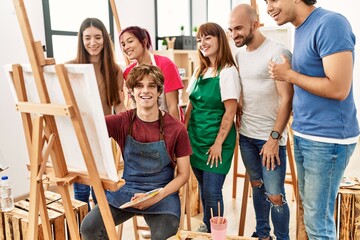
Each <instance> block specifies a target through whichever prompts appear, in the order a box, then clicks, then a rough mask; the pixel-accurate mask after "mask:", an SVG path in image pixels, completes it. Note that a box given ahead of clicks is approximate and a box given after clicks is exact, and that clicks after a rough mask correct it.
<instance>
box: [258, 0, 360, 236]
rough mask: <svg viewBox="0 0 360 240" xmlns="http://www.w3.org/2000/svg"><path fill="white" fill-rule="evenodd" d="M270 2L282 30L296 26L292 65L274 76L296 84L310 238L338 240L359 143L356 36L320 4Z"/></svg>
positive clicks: (275, 68) (297, 142)
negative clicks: (345, 179) (341, 196)
mask: <svg viewBox="0 0 360 240" xmlns="http://www.w3.org/2000/svg"><path fill="white" fill-rule="evenodd" d="M265 2H266V3H267V12H268V14H269V15H270V16H271V17H272V18H273V19H274V20H275V22H276V23H277V24H278V25H283V24H285V23H287V22H291V23H292V24H293V25H294V26H295V40H294V51H293V58H292V63H291V64H290V63H289V61H288V60H286V58H283V63H281V64H276V63H274V62H270V63H269V72H270V74H271V76H272V78H273V79H276V80H280V81H286V82H290V83H292V84H294V99H293V114H294V122H293V124H292V128H293V130H294V135H295V137H294V152H295V160H296V164H297V171H298V182H299V191H300V197H301V199H302V201H303V208H304V221H305V227H306V232H307V234H308V236H309V238H310V239H336V231H335V223H334V216H333V214H334V203H335V199H336V195H337V191H338V188H339V185H340V181H341V178H342V176H343V173H344V170H345V168H346V166H347V164H348V161H349V158H350V156H351V155H352V153H353V151H354V148H355V146H356V143H357V142H358V140H359V124H358V121H357V118H356V107H355V102H354V97H353V89H352V87H353V86H352V81H353V79H352V78H353V65H354V48H355V47H354V46H355V36H354V34H353V32H352V29H351V26H350V24H349V22H348V21H347V19H346V18H345V17H344V16H342V15H340V14H338V13H335V12H331V11H328V10H325V9H322V8H316V7H315V6H314V4H315V3H316V0H302V1H291V0H277V1H267V0H265ZM338 29H341V34H339V32H337V31H338Z"/></svg>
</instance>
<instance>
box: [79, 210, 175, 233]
mask: <svg viewBox="0 0 360 240" xmlns="http://www.w3.org/2000/svg"><path fill="white" fill-rule="evenodd" d="M110 211H111V214H112V216H113V218H114V222H115V225H119V224H121V223H123V222H125V221H126V220H128V219H129V218H131V217H133V216H134V215H135V213H132V212H128V211H124V210H122V209H120V208H115V207H112V206H110ZM144 219H145V221H146V223H147V224H148V225H149V227H150V231H151V239H152V240H165V239H168V238H169V237H171V236H173V235H175V234H176V233H177V231H178V228H179V223H180V220H179V219H178V218H177V217H176V216H174V215H170V214H145V215H144ZM80 232H81V235H82V239H83V240H90V239H94V240H100V239H104V240H105V239H109V237H108V235H107V232H106V229H105V225H104V222H103V219H102V217H101V214H100V209H99V206H98V205H96V206H95V207H94V208H93V210H91V211H90V212H89V213H88V215H86V217H85V218H84V220H83V221H82V223H81V228H80Z"/></svg>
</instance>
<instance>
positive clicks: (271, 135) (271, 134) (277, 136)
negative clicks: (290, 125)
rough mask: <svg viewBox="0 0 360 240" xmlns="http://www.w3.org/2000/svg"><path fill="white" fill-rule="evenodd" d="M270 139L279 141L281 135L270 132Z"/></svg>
mask: <svg viewBox="0 0 360 240" xmlns="http://www.w3.org/2000/svg"><path fill="white" fill-rule="evenodd" d="M270 137H272V138H273V139H276V140H280V139H281V134H280V133H279V132H277V131H271V133H270Z"/></svg>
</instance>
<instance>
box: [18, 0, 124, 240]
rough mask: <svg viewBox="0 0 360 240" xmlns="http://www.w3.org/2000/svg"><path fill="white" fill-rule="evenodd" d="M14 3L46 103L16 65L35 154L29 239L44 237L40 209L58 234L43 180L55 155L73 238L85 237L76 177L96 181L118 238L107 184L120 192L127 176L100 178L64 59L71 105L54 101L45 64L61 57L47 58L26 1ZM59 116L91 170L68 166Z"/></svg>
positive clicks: (63, 81) (64, 85) (61, 71)
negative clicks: (30, 93)
mask: <svg viewBox="0 0 360 240" xmlns="http://www.w3.org/2000/svg"><path fill="white" fill-rule="evenodd" d="M13 2H14V5H15V10H16V15H17V18H18V21H19V24H20V28H21V32H22V35H23V38H24V42H25V46H26V50H27V54H28V57H29V60H30V64H31V68H32V71H33V74H34V78H35V82H36V87H37V91H38V93H39V98H40V102H41V103H31V102H28V99H27V93H26V89H25V84H24V78H23V73H22V68H21V66H20V65H13V80H14V86H15V89H16V93H17V96H18V100H19V102H18V103H17V104H16V107H17V110H18V111H19V112H20V113H21V117H22V122H23V128H24V132H25V137H26V143H27V149H28V153H29V158H30V184H31V187H30V211H29V215H30V216H29V219H30V223H29V228H28V233H27V239H38V232H37V225H38V212H39V211H40V216H41V222H42V229H43V234H44V237H45V239H52V237H51V229H50V225H49V217H48V215H47V209H46V203H45V195H44V188H43V185H42V183H43V180H42V179H43V174H44V173H45V171H46V170H47V166H46V163H47V159H48V157H49V156H51V160H52V167H51V168H50V170H51V172H52V174H53V177H51V179H52V181H53V182H55V183H56V185H57V188H58V191H59V193H60V195H61V197H62V201H63V204H64V207H65V216H66V220H67V223H68V228H69V233H70V236H71V239H78V240H80V234H79V229H78V226H77V222H76V218H75V215H74V212H73V209H72V204H71V200H70V194H69V185H70V184H72V183H73V182H80V183H85V184H91V185H92V186H93V188H94V191H95V194H96V197H97V200H98V205H99V208H100V212H101V215H102V218H103V221H104V223H105V227H106V230H107V233H108V235H109V238H110V239H116V238H117V235H116V231H115V224H114V221H113V218H112V215H111V212H110V208H109V205H108V202H107V199H106V196H105V192H104V188H106V189H110V190H113V191H114V190H116V189H118V188H120V187H121V186H123V185H124V181H123V180H120V181H118V182H114V181H111V180H108V179H100V176H99V172H98V170H97V168H96V164H95V160H94V156H93V153H92V150H91V147H90V144H89V140H88V138H87V136H86V133H85V129H84V125H83V122H82V119H81V116H80V112H79V109H78V107H77V103H76V101H75V98H74V94H73V92H72V89H71V86H70V82H69V78H68V75H67V72H66V69H65V67H64V65H62V64H60V65H55V68H56V74H57V77H58V79H59V83H60V85H61V89H62V92H63V94H64V98H65V101H66V104H65V105H54V104H51V103H50V99H49V94H48V91H47V88H46V84H45V79H44V75H43V71H42V67H43V66H45V65H49V64H55V61H54V60H53V59H45V58H44V55H43V51H42V46H41V43H40V42H39V41H38V42H35V41H34V39H33V35H32V32H31V28H30V25H29V21H28V17H27V13H26V10H25V5H24V3H23V0H13ZM31 114H35V115H37V116H36V117H35V119H34V120H32V119H31ZM59 115H60V116H67V117H69V118H70V119H71V122H72V124H73V127H74V129H75V132H76V136H77V140H78V142H79V145H80V147H81V152H82V154H83V156H84V159H86V160H85V164H86V168H87V170H88V175H87V174H80V173H77V172H70V171H68V169H67V165H66V162H65V158H64V152H63V150H62V147H61V142H60V140H59V135H58V131H57V127H56V124H55V119H54V116H59ZM50 175H51V174H50ZM50 175H48V176H50Z"/></svg>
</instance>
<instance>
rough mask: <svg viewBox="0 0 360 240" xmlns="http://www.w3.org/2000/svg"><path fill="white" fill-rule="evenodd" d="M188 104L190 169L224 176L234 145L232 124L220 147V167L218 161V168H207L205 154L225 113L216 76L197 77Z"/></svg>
mask: <svg viewBox="0 0 360 240" xmlns="http://www.w3.org/2000/svg"><path fill="white" fill-rule="evenodd" d="M189 100H190V102H191V104H192V106H193V109H192V111H191V116H190V121H189V125H188V133H189V138H190V143H191V147H192V150H193V154H192V155H191V157H190V163H191V166H192V167H195V168H198V169H200V170H203V171H207V172H213V173H220V174H227V173H228V172H229V169H230V166H231V160H232V157H233V154H234V148H235V142H236V130H235V124H233V125H232V127H231V129H230V132H229V134H228V136H227V137H226V139H225V141H224V143H223V145H222V152H221V155H222V164H220V161H219V163H218V167H216V166H215V164H214V166H213V167H212V168H210V164H209V165H206V163H207V159H208V157H209V155H208V154H206V153H207V151H208V150H209V148H210V147H211V146H212V145H213V144H214V142H215V139H216V136H217V135H218V132H219V129H220V125H221V120H222V117H223V116H224V113H225V106H224V103H223V102H222V101H221V93H220V77H219V74H217V76H216V77H210V78H206V79H203V78H202V76H200V77H199V78H198V79H197V80H196V82H195V83H194V84H193V86H192V88H191V91H190V95H189Z"/></svg>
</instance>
